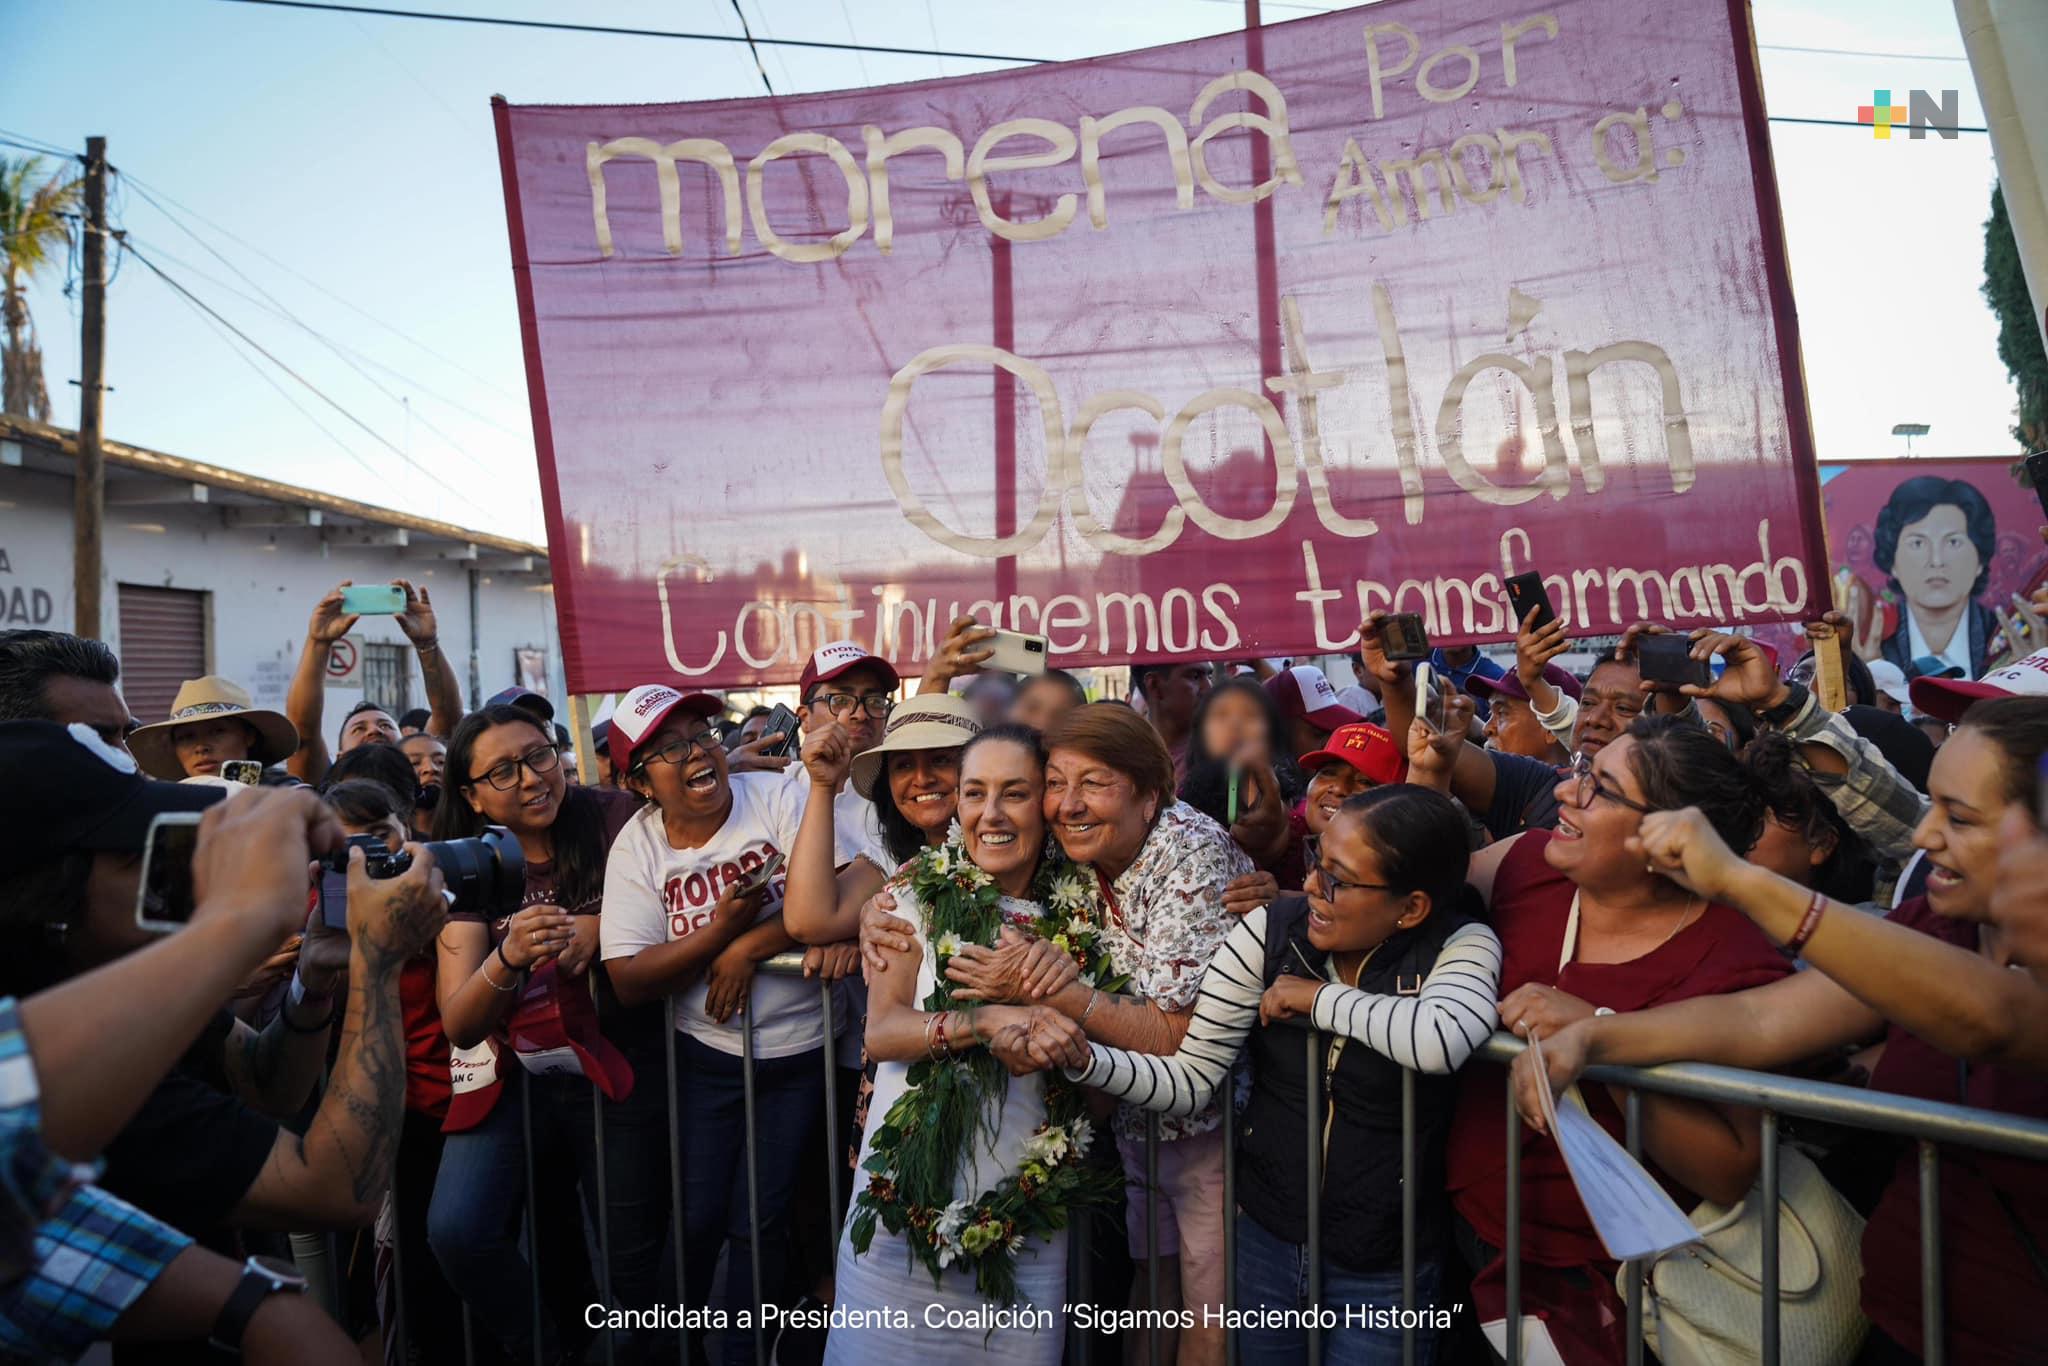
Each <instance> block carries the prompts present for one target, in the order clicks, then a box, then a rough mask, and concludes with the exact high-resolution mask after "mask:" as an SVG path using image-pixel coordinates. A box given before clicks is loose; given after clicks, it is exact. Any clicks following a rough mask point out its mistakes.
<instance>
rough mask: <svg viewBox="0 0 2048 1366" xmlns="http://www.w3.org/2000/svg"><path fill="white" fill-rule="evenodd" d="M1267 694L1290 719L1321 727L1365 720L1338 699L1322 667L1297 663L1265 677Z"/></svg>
mask: <svg viewBox="0 0 2048 1366" xmlns="http://www.w3.org/2000/svg"><path fill="white" fill-rule="evenodd" d="M1266 693H1267V695H1268V696H1269V697H1271V698H1272V699H1273V701H1274V703H1275V705H1277V706H1278V707H1279V708H1280V713H1281V715H1283V716H1286V717H1288V718H1289V719H1291V720H1297V721H1307V722H1308V723H1309V724H1310V725H1312V726H1315V727H1316V728H1317V729H1319V730H1336V729H1337V728H1338V727H1340V726H1355V725H1357V724H1358V723H1359V722H1361V721H1363V720H1365V718H1364V717H1363V716H1360V715H1359V714H1358V713H1357V712H1355V711H1353V710H1351V708H1349V707H1347V706H1345V705H1344V704H1343V703H1341V702H1339V701H1338V700H1337V690H1336V689H1335V688H1333V687H1331V686H1330V680H1329V679H1328V678H1327V677H1326V676H1325V675H1324V673H1323V671H1322V670H1321V669H1318V668H1317V667H1316V666H1315V665H1313V664H1297V665H1295V666H1294V667H1293V668H1291V669H1288V670H1285V671H1284V672H1281V673H1277V674H1274V675H1273V676H1272V677H1271V678H1269V679H1267V680H1266Z"/></svg>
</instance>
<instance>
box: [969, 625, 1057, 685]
mask: <svg viewBox="0 0 2048 1366" xmlns="http://www.w3.org/2000/svg"><path fill="white" fill-rule="evenodd" d="M982 644H983V645H984V646H986V647H987V648H988V649H989V650H991V651H993V652H994V653H992V654H990V655H989V657H988V660H987V661H986V662H985V663H984V664H983V665H982V667H983V668H987V669H1001V670H1003V671H1005V672H1006V673H1013V674H1042V673H1044V672H1045V660H1046V654H1047V650H1048V648H1049V647H1048V646H1047V645H1046V641H1045V637H1044V636H1027V635H1020V634H1018V633H1017V632H1015V631H998V632H996V633H995V634H994V635H992V636H990V637H989V638H988V639H987V640H985V641H983V642H982Z"/></svg>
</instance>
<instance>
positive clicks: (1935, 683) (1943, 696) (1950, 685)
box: [1909, 650, 2048, 725]
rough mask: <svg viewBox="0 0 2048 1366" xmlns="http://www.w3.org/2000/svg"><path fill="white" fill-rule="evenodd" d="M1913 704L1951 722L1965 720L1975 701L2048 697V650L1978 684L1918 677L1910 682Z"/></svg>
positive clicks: (2008, 667)
mask: <svg viewBox="0 0 2048 1366" xmlns="http://www.w3.org/2000/svg"><path fill="white" fill-rule="evenodd" d="M1909 690H1910V691H1911V693H1912V695H1913V705H1914V706H1915V707H1917V708H1918V709H1920V710H1921V711H1924V712H1926V713H1927V714H1928V715H1929V716H1932V717H1934V718H1935V719H1936V720H1939V721H1946V722H1948V723H1949V724H1950V725H1954V724H1955V723H1956V722H1958V721H1960V720H1962V719H1963V713H1964V712H1966V711H1968V710H1969V709H1970V704H1971V703H1972V702H1980V701H1982V700H1983V699H1985V698H1987V697H2042V696H2048V650H2036V651H2034V653H2032V654H2030V655H2027V656H2026V657H2024V658H2022V659H2015V660H2014V661H2013V662H2012V663H2010V664H2008V665H2006V666H2005V667H2004V668H2002V669H1993V670H1992V671H1991V672H1990V673H1988V674H1985V675H1984V676H1983V677H1982V678H1980V679H1978V680H1976V681H1975V682H1974V683H1973V682H1971V681H1970V680H1969V679H1967V678H1935V677H1931V676H1930V677H1922V678H1916V679H1914V680H1913V681H1912V683H1911V684H1910V685H1909Z"/></svg>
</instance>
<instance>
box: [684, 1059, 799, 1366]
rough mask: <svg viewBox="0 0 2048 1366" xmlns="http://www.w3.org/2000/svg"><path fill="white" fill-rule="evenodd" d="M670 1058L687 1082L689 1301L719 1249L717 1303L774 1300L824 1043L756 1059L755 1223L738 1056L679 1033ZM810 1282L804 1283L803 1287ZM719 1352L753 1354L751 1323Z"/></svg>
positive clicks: (697, 1301) (753, 1305) (752, 1308)
mask: <svg viewBox="0 0 2048 1366" xmlns="http://www.w3.org/2000/svg"><path fill="white" fill-rule="evenodd" d="M676 1044H677V1048H676V1066H677V1068H678V1070H679V1071H680V1072H681V1074H682V1075H681V1077H680V1078H679V1084H680V1085H681V1086H682V1088H683V1092H682V1094H683V1100H684V1104H683V1108H682V1111H681V1114H682V1128H683V1135H682V1141H683V1222H684V1224H685V1225H686V1226H687V1227H686V1232H685V1241H684V1248H685V1250H686V1254H687V1255H686V1258H685V1263H684V1275H685V1283H686V1286H687V1288H688V1291H689V1298H690V1303H691V1304H693V1305H702V1304H706V1303H708V1302H709V1301H710V1297H711V1284H712V1277H713V1274H714V1272H715V1270H716V1268H717V1262H718V1253H719V1249H720V1248H721V1247H722V1248H724V1249H725V1253H726V1274H725V1293H724V1294H723V1295H722V1296H720V1298H719V1300H718V1307H720V1308H723V1309H724V1310H726V1312H727V1314H728V1316H736V1314H737V1311H738V1310H740V1309H742V1308H744V1309H746V1310H747V1311H748V1312H749V1314H750V1315H752V1314H757V1313H758V1312H759V1311H758V1308H757V1307H758V1306H759V1305H761V1304H764V1303H773V1302H777V1301H778V1300H779V1298H780V1297H781V1295H782V1291H783V1285H782V1281H783V1274H782V1273H783V1264H784V1262H785V1260H786V1254H787V1245H788V1241H789V1240H788V1237H787V1234H786V1229H787V1226H788V1213H789V1197H790V1192H791V1191H792V1190H794V1189H795V1186H796V1179H797V1166H798V1164H799V1163H800V1162H801V1161H802V1160H803V1159H804V1157H806V1156H807V1155H809V1154H810V1153H811V1152H812V1150H813V1147H814V1144H813V1141H812V1139H813V1135H814V1133H815V1131H816V1129H817V1127H818V1124H819V1122H820V1121H821V1119H822V1118H823V1116H824V1108H825V1107H824V1101H825V1089H824V1080H823V1076H824V1074H823V1068H824V1065H825V1064H824V1059H823V1057H822V1056H821V1054H822V1050H820V1049H816V1048H814V1049H812V1050H810V1051H809V1052H808V1053H798V1054H796V1055H795V1056H793V1057H787V1058H756V1059H755V1060H754V1158H755V1162H754V1169H755V1173H756V1180H757V1182H758V1183H759V1187H760V1203H761V1223H760V1228H759V1229H758V1230H756V1229H755V1228H754V1227H753V1224H752V1223H751V1221H750V1220H749V1218H748V1210H747V1159H746V1137H747V1131H746V1105H745V1090H744V1079H743V1075H742V1072H741V1068H742V1066H743V1064H742V1062H741V1060H740V1059H739V1058H737V1057H735V1056H733V1055H732V1054H730V1053H721V1052H719V1051H718V1050H717V1049H715V1048H712V1047H710V1046H709V1045H707V1044H703V1043H699V1042H698V1041H697V1040H696V1039H693V1038H691V1037H690V1036H689V1035H687V1034H685V1035H682V1036H681V1037H679V1038H678V1039H677V1040H676ZM756 1237H758V1239H759V1243H758V1246H759V1249H760V1254H761V1284H760V1286H759V1287H756V1286H755V1285H754V1284H753V1255H754V1249H755V1247H756V1246H757V1244H756V1242H755V1239H756ZM805 1288H806V1289H808V1288H809V1287H805ZM723 1336H724V1349H723V1353H722V1360H723V1361H724V1362H726V1363H727V1366H745V1363H750V1362H752V1361H753V1359H754V1336H753V1333H752V1332H751V1331H739V1330H735V1331H731V1332H727V1333H725V1334H724V1335H723Z"/></svg>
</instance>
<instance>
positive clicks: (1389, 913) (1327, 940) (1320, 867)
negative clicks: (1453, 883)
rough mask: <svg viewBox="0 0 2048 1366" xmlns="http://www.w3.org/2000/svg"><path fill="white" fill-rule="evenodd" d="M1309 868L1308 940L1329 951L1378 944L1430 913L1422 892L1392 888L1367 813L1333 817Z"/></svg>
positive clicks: (1349, 813) (1343, 951) (1361, 948)
mask: <svg viewBox="0 0 2048 1366" xmlns="http://www.w3.org/2000/svg"><path fill="white" fill-rule="evenodd" d="M1317 853H1318V855H1319V858H1318V860H1317V861H1316V862H1315V863H1313V864H1312V865H1311V866H1310V868H1309V871H1308V881H1307V882H1306V883H1305V884H1304V890H1305V891H1306V892H1307V893H1308V942H1309V943H1311V944H1313V945H1315V946H1316V947H1317V948H1319V949H1321V950H1323V951H1324V952H1326V953H1356V952H1358V951H1360V950H1363V949H1370V948H1372V947H1374V946H1375V945H1377V944H1379V943H1380V942H1381V941H1382V940H1384V939H1385V938H1386V937H1387V936H1388V935H1390V934H1392V933H1393V932H1394V930H1395V928H1396V922H1397V921H1401V920H1404V919H1406V920H1407V921H1408V922H1409V923H1410V924H1414V923H1417V922H1419V921H1421V920H1423V919H1425V918H1427V916H1428V915H1429V898H1428V896H1426V895H1424V894H1423V893H1421V892H1411V893H1409V894H1408V895H1406V896H1396V895H1394V893H1393V892H1391V891H1390V890H1388V888H1387V885H1386V881H1387V879H1386V876H1385V874H1384V873H1383V872H1382V871H1381V868H1380V858H1379V855H1378V854H1377V853H1376V852H1375V851H1374V850H1373V847H1372V843H1371V841H1370V840H1368V839H1367V838H1366V834H1365V818H1364V817H1363V816H1361V815H1359V814H1358V813H1357V812H1355V811H1353V812H1347V813H1345V814H1343V815H1340V816H1338V817H1337V818H1336V819H1335V820H1333V821H1331V822H1330V825H1329V829H1328V830H1327V831H1325V832H1324V834H1323V836H1322V839H1321V840H1320V841H1319V842H1318V847H1317Z"/></svg>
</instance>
